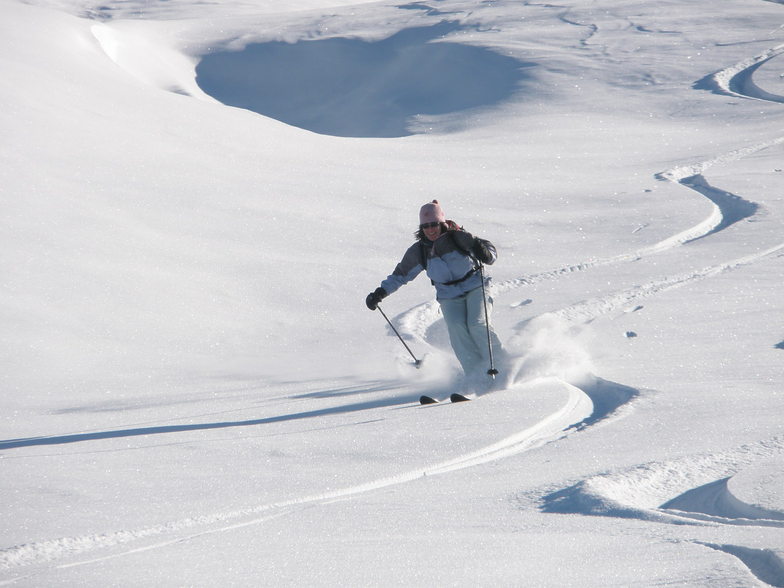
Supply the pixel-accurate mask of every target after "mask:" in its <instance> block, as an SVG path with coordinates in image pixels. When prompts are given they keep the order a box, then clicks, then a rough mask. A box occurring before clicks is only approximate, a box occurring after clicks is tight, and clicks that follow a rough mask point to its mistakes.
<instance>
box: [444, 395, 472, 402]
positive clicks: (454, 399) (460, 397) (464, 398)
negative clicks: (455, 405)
mask: <svg viewBox="0 0 784 588" xmlns="http://www.w3.org/2000/svg"><path fill="white" fill-rule="evenodd" d="M449 400H451V401H452V402H468V401H469V400H471V399H470V398H469V397H468V396H463V395H462V394H457V393H455V394H452V396H450V397H449Z"/></svg>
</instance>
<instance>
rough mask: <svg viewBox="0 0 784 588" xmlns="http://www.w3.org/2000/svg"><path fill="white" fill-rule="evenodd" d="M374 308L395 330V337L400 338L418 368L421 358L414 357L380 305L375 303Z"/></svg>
mask: <svg viewBox="0 0 784 588" xmlns="http://www.w3.org/2000/svg"><path fill="white" fill-rule="evenodd" d="M376 308H377V309H378V311H379V312H380V313H381V316H383V317H384V318H385V319H386V321H387V323H388V324H389V326H390V327H391V328H392V330H393V331H394V332H395V335H397V338H398V339H400V342H401V343H402V344H403V347H405V348H406V351H408V353H409V354H410V355H411V357H413V358H414V365H415V366H416V367H417V368H418V367H419V366H420V365H422V360H421V359H417V358H416V355H414V352H413V351H411V349H410V348H409V346H408V345H406V342H405V341H403V337H401V336H400V333H398V332H397V329H396V328H395V325H393V324H392V321H390V320H389V319H388V318H387V315H386V314H384V311H383V310H381V306H380V305H378V304H377V305H376Z"/></svg>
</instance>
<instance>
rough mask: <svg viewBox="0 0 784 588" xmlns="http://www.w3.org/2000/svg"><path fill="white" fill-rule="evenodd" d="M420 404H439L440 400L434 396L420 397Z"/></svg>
mask: <svg viewBox="0 0 784 588" xmlns="http://www.w3.org/2000/svg"><path fill="white" fill-rule="evenodd" d="M419 404H438V400H436V399H435V398H433V397H432V396H420V397H419Z"/></svg>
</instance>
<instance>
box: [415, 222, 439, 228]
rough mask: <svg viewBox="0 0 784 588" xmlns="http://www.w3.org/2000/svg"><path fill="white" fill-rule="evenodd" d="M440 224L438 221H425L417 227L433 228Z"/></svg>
mask: <svg viewBox="0 0 784 588" xmlns="http://www.w3.org/2000/svg"><path fill="white" fill-rule="evenodd" d="M440 226H441V223H438V222H436V223H425V224H423V225H419V228H420V229H434V228H436V227H440Z"/></svg>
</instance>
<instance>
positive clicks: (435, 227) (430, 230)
mask: <svg viewBox="0 0 784 588" xmlns="http://www.w3.org/2000/svg"><path fill="white" fill-rule="evenodd" d="M420 226H421V227H422V230H423V231H424V233H425V237H427V238H428V239H429V240H431V241H435V240H436V239H438V237H439V236H441V223H425V224H423V225H420Z"/></svg>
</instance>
